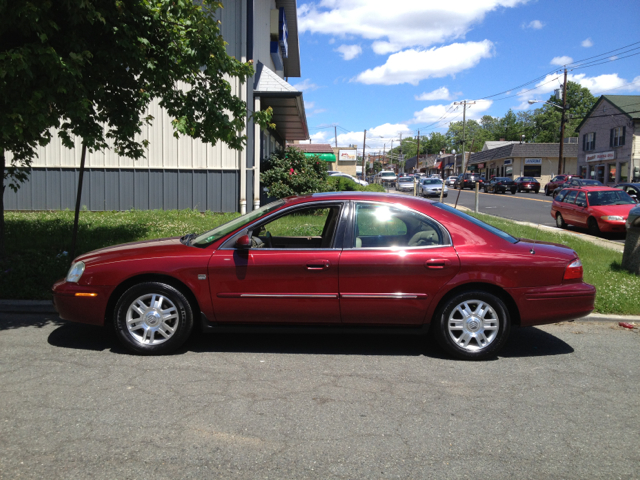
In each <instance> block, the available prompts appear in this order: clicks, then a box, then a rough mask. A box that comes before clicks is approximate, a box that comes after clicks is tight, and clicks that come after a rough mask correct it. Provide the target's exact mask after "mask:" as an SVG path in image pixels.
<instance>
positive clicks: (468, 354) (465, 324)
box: [433, 290, 511, 360]
mask: <svg viewBox="0 0 640 480" xmlns="http://www.w3.org/2000/svg"><path fill="white" fill-rule="evenodd" d="M478 312H480V315H475V314H477V313H478ZM433 321H434V323H433V326H434V327H435V337H436V339H437V341H438V343H439V344H440V346H441V347H442V348H443V349H444V350H446V351H447V353H449V354H451V355H452V356H453V357H455V358H459V359H461V360H485V359H487V358H493V357H495V356H496V355H497V354H498V352H499V351H500V350H501V349H502V347H503V346H504V344H505V342H506V341H507V339H508V338H509V331H510V329H511V319H510V317H509V310H508V309H507V307H506V305H505V304H504V302H503V301H502V300H501V299H500V298H498V297H497V296H495V295H493V294H491V293H488V292H485V291H482V290H471V291H467V292H463V293H460V294H458V295H456V296H454V297H452V298H450V299H449V300H447V301H446V302H445V303H444V304H443V305H442V307H441V308H439V309H438V311H437V313H436V316H435V317H434V320H433ZM465 342H466V344H465Z"/></svg>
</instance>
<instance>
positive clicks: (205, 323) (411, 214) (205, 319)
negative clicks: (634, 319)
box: [53, 190, 626, 359]
mask: <svg viewBox="0 0 640 480" xmlns="http://www.w3.org/2000/svg"><path fill="white" fill-rule="evenodd" d="M616 191H617V192H619V193H621V194H623V192H620V191H619V190H616ZM624 195H626V194H624ZM498 252H499V254H497V253H498ZM582 277H583V269H582V263H581V261H580V259H579V258H578V255H577V254H576V252H575V251H573V250H572V249H571V248H569V247H566V246H564V245H555V244H549V243H536V242H535V241H533V240H525V239H522V238H514V237H512V236H511V235H509V234H507V233H505V232H502V231H501V230H498V229H497V228H495V227H492V226H490V225H487V224H485V223H483V222H481V221H479V220H477V219H475V218H473V217H471V216H469V215H467V214H465V213H463V212H461V211H459V210H456V209H455V208H453V207H451V206H449V205H446V204H443V203H440V202H433V201H430V200H425V199H422V198H419V197H413V196H407V195H400V194H383V193H373V192H332V193H319V194H314V195H305V196H296V197H289V198H285V199H282V200H277V201H275V202H273V203H270V204H268V205H265V206H263V207H261V208H259V209H257V210H254V211H252V212H250V213H248V214H246V215H244V216H242V217H238V218H236V219H234V220H231V221H230V222H228V223H226V224H224V225H221V226H218V227H216V228H214V229H213V230H210V231H208V232H205V233H202V234H200V235H196V234H189V235H185V236H183V237H175V238H165V239H159V240H146V241H143V242H137V243H129V244H125V245H118V246H114V247H109V248H103V249H101V250H96V251H93V252H89V253H85V254H83V255H80V256H79V257H77V258H76V259H74V261H73V264H72V266H71V269H70V270H69V273H68V274H67V277H66V278H63V279H60V280H59V281H58V282H56V284H55V285H54V286H53V296H54V303H55V307H56V309H57V311H58V312H59V314H60V317H61V318H63V319H65V320H69V321H74V322H82V323H88V324H92V325H105V324H109V325H113V328H114V329H115V334H116V336H117V338H118V339H119V341H120V342H121V343H122V344H123V345H124V346H125V347H126V348H127V349H128V350H129V351H131V352H134V353H138V354H144V355H151V354H166V353H169V352H172V351H175V350H176V349H177V348H179V347H180V346H181V345H182V344H184V342H186V341H187V339H188V338H189V336H190V334H191V331H192V330H193V329H194V327H196V326H197V327H198V328H199V329H202V330H203V331H205V332H222V331H224V330H225V329H227V330H228V329H237V328H238V327H243V329H245V331H246V330H251V329H252V328H254V329H255V328H262V329H265V328H267V327H269V326H275V327H277V328H284V327H286V326H289V327H290V328H296V327H300V326H306V327H314V328H315V330H316V331H331V329H333V331H335V330H340V329H344V328H351V329H353V328H355V327H360V329H361V331H376V332H379V331H380V329H381V328H383V327H386V328H387V331H389V332H391V331H394V330H393V328H395V329H399V330H401V331H402V332H411V331H414V332H415V333H419V332H425V331H426V330H433V331H434V334H435V336H436V338H437V340H438V342H439V343H440V345H441V346H442V347H443V348H444V349H445V350H446V351H447V352H449V354H451V355H453V356H455V357H458V358H462V359H484V358H489V357H495V356H496V355H497V353H498V352H499V351H500V349H501V348H502V347H503V346H504V344H505V342H506V341H507V338H508V337H509V330H510V328H511V327H512V326H522V327H526V326H529V325H541V324H546V323H555V322H560V321H564V320H570V319H574V318H580V317H583V316H585V315H587V314H588V313H589V312H591V311H592V310H593V306H594V300H595V293H596V292H595V288H594V287H593V286H592V285H589V284H587V283H584V281H583V278H582ZM370 327H373V328H370ZM395 331H397V330H395Z"/></svg>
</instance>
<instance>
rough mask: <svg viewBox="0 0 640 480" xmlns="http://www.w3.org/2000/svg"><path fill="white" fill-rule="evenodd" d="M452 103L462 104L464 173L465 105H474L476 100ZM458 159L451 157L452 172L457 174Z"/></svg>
mask: <svg viewBox="0 0 640 480" xmlns="http://www.w3.org/2000/svg"><path fill="white" fill-rule="evenodd" d="M453 104H454V105H462V167H463V170H462V173H464V150H465V149H464V147H465V145H464V143H465V134H466V128H467V105H475V104H476V102H468V101H466V100H463V101H462V102H453ZM457 170H458V160H457V159H456V157H455V156H454V157H453V173H454V174H456V175H457V174H458V171H457Z"/></svg>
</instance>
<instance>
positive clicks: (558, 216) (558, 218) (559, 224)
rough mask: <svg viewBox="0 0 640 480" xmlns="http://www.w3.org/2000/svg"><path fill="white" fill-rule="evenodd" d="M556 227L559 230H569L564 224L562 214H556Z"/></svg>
mask: <svg viewBox="0 0 640 480" xmlns="http://www.w3.org/2000/svg"><path fill="white" fill-rule="evenodd" d="M556 226H557V227H558V228H567V224H566V223H565V222H564V218H562V214H561V213H556Z"/></svg>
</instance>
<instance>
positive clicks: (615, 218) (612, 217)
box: [600, 215, 625, 222]
mask: <svg viewBox="0 0 640 480" xmlns="http://www.w3.org/2000/svg"><path fill="white" fill-rule="evenodd" d="M600 218H601V219H602V220H609V221H610V222H624V221H625V218H624V217H621V216H620V215H603V216H602V217H600Z"/></svg>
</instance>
